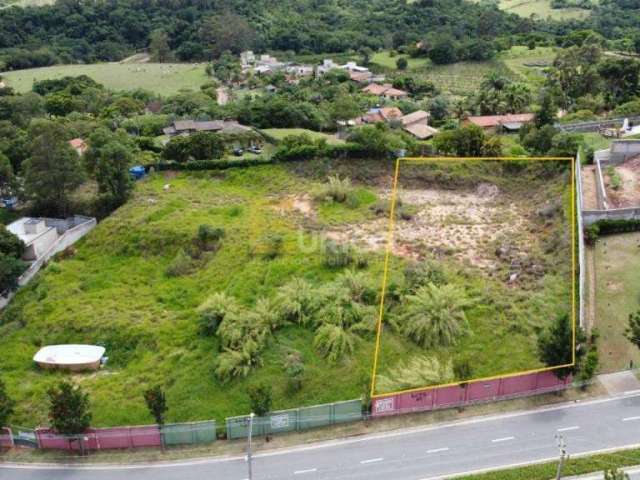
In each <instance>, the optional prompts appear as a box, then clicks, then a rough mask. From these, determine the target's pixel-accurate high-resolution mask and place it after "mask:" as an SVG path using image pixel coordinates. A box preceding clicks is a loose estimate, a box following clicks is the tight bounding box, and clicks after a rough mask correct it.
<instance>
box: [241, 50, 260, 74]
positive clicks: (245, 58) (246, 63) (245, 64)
mask: <svg viewBox="0 0 640 480" xmlns="http://www.w3.org/2000/svg"><path fill="white" fill-rule="evenodd" d="M255 63H256V56H255V55H254V53H253V52H252V51H251V50H245V51H244V52H241V53H240V64H241V65H242V69H243V70H246V69H248V68H249V67H250V66H251V65H253V64H255Z"/></svg>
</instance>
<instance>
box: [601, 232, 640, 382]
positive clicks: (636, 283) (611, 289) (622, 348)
mask: <svg viewBox="0 0 640 480" xmlns="http://www.w3.org/2000/svg"><path fill="white" fill-rule="evenodd" d="M639 254H640V233H624V234H620V235H610V236H605V237H602V238H601V239H600V240H598V242H597V244H596V248H595V285H596V288H595V292H596V299H595V311H596V315H595V326H596V328H598V331H599V332H600V345H599V349H600V365H601V370H602V371H603V372H614V371H617V370H621V369H624V368H628V367H629V362H630V361H633V362H634V364H635V365H636V366H638V365H640V350H638V348H636V347H635V346H633V345H632V344H631V343H630V342H629V341H628V340H627V339H626V338H625V337H624V329H625V328H626V326H627V322H628V317H629V314H630V313H632V312H635V311H637V310H638V309H640V268H637V265H638V255H639Z"/></svg>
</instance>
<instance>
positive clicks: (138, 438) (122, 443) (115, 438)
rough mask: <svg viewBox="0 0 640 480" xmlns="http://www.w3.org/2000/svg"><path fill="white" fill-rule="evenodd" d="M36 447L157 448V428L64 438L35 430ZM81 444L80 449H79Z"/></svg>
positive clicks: (111, 430) (108, 430) (99, 431)
mask: <svg viewBox="0 0 640 480" xmlns="http://www.w3.org/2000/svg"><path fill="white" fill-rule="evenodd" d="M36 438H37V440H38V446H39V447H40V448H43V449H55V450H80V449H81V448H84V449H85V450H101V449H108V448H139V447H159V446H160V430H159V429H158V427H157V426H154V425H149V426H142V427H120V428H96V429H93V428H92V429H89V430H87V432H86V433H84V434H83V435H76V436H71V437H69V436H65V435H59V434H57V433H54V432H52V431H51V430H49V429H47V428H39V429H36ZM81 442H82V447H81Z"/></svg>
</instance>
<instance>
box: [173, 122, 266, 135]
mask: <svg viewBox="0 0 640 480" xmlns="http://www.w3.org/2000/svg"><path fill="white" fill-rule="evenodd" d="M162 131H163V132H164V134H165V135H168V136H169V137H175V136H177V135H191V134H192V133H195V132H215V133H221V134H230V133H247V132H252V131H253V129H252V128H251V127H247V126H245V125H241V124H240V123H238V122H237V121H235V120H208V121H195V120H176V121H175V122H173V124H172V125H169V126H168V127H165V128H163V129H162Z"/></svg>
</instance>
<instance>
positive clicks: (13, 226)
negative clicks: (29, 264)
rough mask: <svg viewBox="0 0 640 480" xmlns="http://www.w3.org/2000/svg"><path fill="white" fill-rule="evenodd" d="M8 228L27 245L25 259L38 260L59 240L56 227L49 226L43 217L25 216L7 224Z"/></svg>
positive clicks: (23, 257)
mask: <svg viewBox="0 0 640 480" xmlns="http://www.w3.org/2000/svg"><path fill="white" fill-rule="evenodd" d="M7 230H9V231H10V232H11V233H13V234H14V235H15V236H17V237H18V238H19V239H20V240H22V241H23V242H24V244H25V246H26V249H25V251H24V254H23V255H22V259H23V260H27V261H32V260H37V259H38V258H40V257H41V256H42V255H44V254H45V253H46V252H47V251H48V250H49V249H50V248H51V247H52V246H53V245H54V244H55V243H56V241H57V240H58V231H57V229H56V227H53V226H47V224H46V222H45V221H44V220H43V219H41V218H30V217H23V218H21V219H19V220H16V221H15V222H13V223H10V224H9V225H7Z"/></svg>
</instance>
